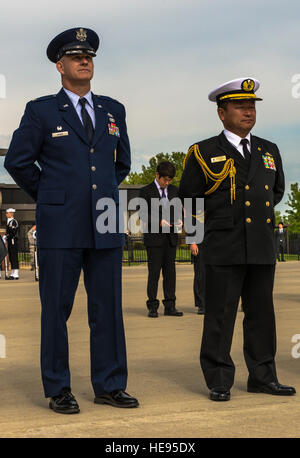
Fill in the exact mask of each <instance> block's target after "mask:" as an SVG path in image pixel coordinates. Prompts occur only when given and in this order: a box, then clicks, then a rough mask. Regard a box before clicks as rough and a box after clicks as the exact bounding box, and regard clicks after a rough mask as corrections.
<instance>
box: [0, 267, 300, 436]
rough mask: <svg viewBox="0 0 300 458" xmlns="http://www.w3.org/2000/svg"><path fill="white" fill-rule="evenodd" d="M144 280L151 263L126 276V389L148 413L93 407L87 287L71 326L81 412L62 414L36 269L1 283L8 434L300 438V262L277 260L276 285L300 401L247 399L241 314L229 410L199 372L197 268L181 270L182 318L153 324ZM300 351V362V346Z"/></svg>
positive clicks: (291, 378)
mask: <svg viewBox="0 0 300 458" xmlns="http://www.w3.org/2000/svg"><path fill="white" fill-rule="evenodd" d="M146 274H147V270H146V266H131V267H124V269H123V278H124V281H123V307H124V320H125V328H126V336H127V354H128V366H129V380H128V387H127V391H128V392H129V393H130V394H133V395H135V396H137V397H138V399H139V401H140V407H139V408H138V409H132V410H131V409H116V408H113V407H110V406H100V405H96V404H94V403H93V391H92V387H91V384H90V379H89V329H88V324H87V311H86V296H85V291H84V287H83V283H82V280H81V281H80V285H79V288H78V291H77V295H76V299H75V304H74V309H73V312H72V315H71V318H70V320H69V341H70V367H71V372H72V391H73V393H74V394H75V395H76V398H77V400H78V402H79V404H80V408H81V413H80V414H78V415H59V414H56V413H54V412H53V411H51V410H50V409H49V408H48V401H47V400H46V399H45V398H44V397H43V390H42V384H41V379H40V368H39V345H40V303H39V294H38V283H37V282H35V281H34V278H33V272H29V271H21V279H20V280H19V281H13V282H12V281H5V280H3V278H2V280H0V334H1V335H2V337H1V336H0V356H1V358H0V437H5V438H7V437H8V438H16V437H22V438H46V437H48V438H61V437H67V438H69V437H76V438H78V437H82V438H86V437H104V438H118V437H119V438H139V437H140V438H141V437H145V438H155V437H157V438H159V437H160V438H172V437H175V438H176V437H177V438H201V437H205V438H215V437H220V438H228V437H231V438H232V437H233V438H253V437H267V438H270V437H273V438H279V437H299V423H300V358H299V359H297V358H295V357H293V356H292V348H293V346H295V345H296V343H292V337H293V336H295V335H296V334H300V262H297V261H291V262H286V263H279V264H278V266H277V272H276V283H275V310H276V317H277V335H278V350H277V369H278V376H279V380H280V382H281V383H285V384H290V385H293V386H295V387H296V389H297V394H296V395H295V396H292V397H276V396H270V395H266V394H250V393H247V392H246V380H247V370H246V367H245V363H244V360H243V353H242V320H243V313H242V312H238V316H237V322H236V326H235V335H234V340H233V345H232V357H233V359H234V361H235V364H236V378H235V385H234V387H233V389H232V392H231V394H232V396H231V401H230V402H225V403H216V402H212V401H210V400H209V399H208V390H207V388H206V386H205V382H204V379H203V376H202V372H201V369H200V365H199V348H200V340H201V333H202V324H203V316H200V315H197V314H196V309H195V307H194V302H193V292H192V280H193V272H192V266H191V265H178V266H177V298H178V301H177V307H178V309H180V310H182V311H183V312H184V316H183V317H181V318H180V317H178V318H175V317H164V316H163V315H162V314H160V316H159V318H158V319H150V318H147V316H146V308H145V290H146ZM160 298H161V287H160ZM160 311H161V312H162V310H160ZM299 339H300V335H299ZM299 342H300V340H299ZM5 343H6V345H4V344H5ZM294 353H295V354H294V356H297V355H298V352H297V348H296V347H295V348H294ZM4 356H5V357H4ZM299 356H300V348H299Z"/></svg>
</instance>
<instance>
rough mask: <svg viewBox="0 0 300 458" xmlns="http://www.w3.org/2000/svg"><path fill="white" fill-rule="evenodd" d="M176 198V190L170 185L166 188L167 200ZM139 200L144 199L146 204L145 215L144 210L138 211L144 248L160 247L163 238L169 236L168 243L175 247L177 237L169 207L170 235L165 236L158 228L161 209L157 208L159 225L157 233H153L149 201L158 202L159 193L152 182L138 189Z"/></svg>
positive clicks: (160, 228)
mask: <svg viewBox="0 0 300 458" xmlns="http://www.w3.org/2000/svg"><path fill="white" fill-rule="evenodd" d="M176 197H178V188H177V187H176V186H173V185H172V184H170V185H169V186H168V200H169V201H170V200H172V199H173V198H176ZM140 198H143V199H145V201H146V202H147V214H145V212H144V209H141V210H140V219H141V220H142V222H143V224H144V226H145V228H146V231H147V232H145V233H144V243H145V245H146V246H148V247H150V246H161V245H163V243H164V240H165V237H167V236H169V238H170V242H171V244H172V245H173V246H175V245H177V240H178V235H177V233H175V229H174V211H173V207H171V211H170V219H169V223H170V224H173V227H172V228H170V233H169V234H165V233H163V230H162V227H161V226H160V222H161V220H162V207H161V206H160V208H159V213H158V215H157V217H158V223H159V233H153V225H152V223H153V221H152V219H151V199H157V200H156V201H159V200H160V193H159V191H158V189H157V186H156V184H155V183H154V181H153V182H152V183H150V184H148V185H147V186H144V187H143V188H141V189H140ZM151 225H152V232H151Z"/></svg>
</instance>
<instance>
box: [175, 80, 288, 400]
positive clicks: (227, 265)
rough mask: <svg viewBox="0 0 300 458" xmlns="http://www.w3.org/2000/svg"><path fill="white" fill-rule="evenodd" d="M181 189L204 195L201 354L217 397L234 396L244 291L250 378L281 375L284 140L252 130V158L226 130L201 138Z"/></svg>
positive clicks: (261, 380) (264, 380) (258, 380)
mask: <svg viewBox="0 0 300 458" xmlns="http://www.w3.org/2000/svg"><path fill="white" fill-rule="evenodd" d="M247 81H248V80H247ZM249 81H250V82H252V80H249ZM236 82H237V83H236ZM233 83H234V84H235V85H236V84H240V82H239V81H238V80H235V81H234V82H233ZM253 85H254V83H253ZM228 86H230V84H229V83H228ZM220 92H221V91H220ZM232 93H233V94H232V95H231V93H230V89H228V88H227V92H226V91H224V90H223V94H222V96H223V97H224V99H226V97H231V96H232V98H233V99H234V98H235V97H239V96H241V99H242V98H243V97H245V98H246V99H247V97H248V94H247V93H244V92H243V90H240V91H239V90H232ZM240 93H241V94H240ZM250 97H253V98H254V92H253V91H252V93H251V94H250V95H249V99H250ZM211 100H212V99H211ZM179 193H180V196H181V198H188V197H189V198H193V199H194V198H198V197H199V198H204V208H205V224H204V231H205V233H204V240H203V256H204V262H205V267H206V269H205V277H206V286H205V305H206V314H205V319H204V330H203V337H202V345H201V354H200V360H201V366H202V370H203V373H204V377H205V380H206V383H207V386H208V387H209V388H210V389H211V390H212V391H211V399H213V400H223V399H224V400H228V398H229V394H228V393H229V390H230V388H231V386H232V384H233V381H234V372H235V367H234V363H233V361H232V359H231V357H230V349H231V342H232V336H233V330H234V323H235V318H236V312H237V308H238V303H239V299H240V297H241V298H242V303H243V311H244V313H245V318H244V322H243V326H244V356H245V361H246V364H247V367H248V371H249V380H251V383H254V384H255V386H256V385H257V386H265V385H266V384H269V383H271V382H272V383H273V382H277V376H276V368H275V362H274V357H275V352H276V332H275V316H274V308H273V297H272V291H273V282H274V270H275V246H274V224H275V219H274V206H275V205H276V204H278V202H280V200H281V199H282V196H283V194H284V173H283V169H282V162H281V157H280V153H279V150H278V148H277V146H276V145H275V144H274V143H271V142H270V141H268V140H265V139H262V138H259V137H256V136H253V135H251V159H250V162H249V161H247V160H246V157H245V158H244V157H243V156H242V155H241V154H240V152H239V151H238V150H237V148H235V147H234V146H233V144H232V143H231V142H229V141H228V139H227V138H226V136H225V135H224V133H221V134H220V135H219V136H216V137H212V138H210V139H208V140H204V141H201V142H199V143H196V144H195V145H192V147H191V148H190V149H189V152H188V155H187V158H186V166H185V169H184V171H183V175H182V179H181V183H180V190H179ZM249 383H250V382H249ZM215 395H216V396H215ZM214 396H215V397H214ZM223 396H224V397H223Z"/></svg>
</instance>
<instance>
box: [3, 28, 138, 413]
mask: <svg viewBox="0 0 300 458" xmlns="http://www.w3.org/2000/svg"><path fill="white" fill-rule="evenodd" d="M98 46H99V37H98V35H97V34H96V33H95V32H94V31H93V30H90V29H86V28H73V29H70V30H66V31H64V32H62V33H61V34H59V35H58V36H56V37H55V38H54V39H53V40H52V41H51V43H50V44H49V46H48V49H47V56H48V58H49V59H50V61H51V62H53V63H55V65H56V69H57V70H58V72H59V73H60V75H61V80H62V86H63V87H62V88H61V90H60V91H59V92H58V94H55V95H48V96H45V97H41V98H38V99H36V100H34V101H31V102H29V103H28V104H27V106H26V109H25V113H24V115H23V117H22V120H21V123H20V126H19V128H18V129H17V130H16V131H15V133H14V135H13V138H12V141H11V144H10V147H9V150H8V153H7V155H6V159H5V167H6V169H7V170H8V172H9V173H10V174H11V176H12V177H13V178H14V180H15V181H16V183H18V185H19V186H20V187H21V188H23V189H24V190H25V191H26V192H27V193H28V194H29V195H30V196H31V197H32V198H33V199H34V200H36V202H37V206H36V225H37V248H38V257H39V259H38V261H39V288H40V297H41V303H42V335H41V370H42V380H43V386H44V390H45V396H46V397H50V398H51V400H50V404H49V407H50V408H52V409H53V410H54V411H56V412H60V413H77V412H79V406H78V403H77V401H76V399H75V397H74V396H73V394H72V392H71V382H70V370H69V361H68V335H67V326H66V322H67V320H68V318H69V316H70V313H71V310H72V306H73V301H74V296H75V292H76V289H77V286H78V281H79V277H80V272H81V269H83V273H84V285H85V288H86V292H87V298H88V318H89V326H90V347H91V348H90V350H91V380H92V385H93V389H94V393H95V399H94V402H95V403H98V404H104V403H107V404H110V405H112V406H116V407H136V406H138V401H137V399H135V398H133V397H132V396H130V395H128V394H127V393H126V392H125V388H126V384H127V362H126V348H125V335H124V328H123V318H122V309H121V267H122V247H123V244H124V234H123V233H121V231H119V230H118V211H116V231H114V233H111V232H112V231H111V232H105V231H102V233H100V231H98V230H97V227H96V221H97V218H98V217H99V216H101V209H99V207H98V208H97V203H98V202H99V200H100V199H102V198H105V199H107V198H109V199H111V201H113V202H114V204H115V207H116V209H118V205H119V191H118V185H119V184H120V183H121V182H122V181H123V180H124V178H125V177H126V176H127V174H128V172H129V170H130V146H129V140H128V136H127V128H126V121H125V109H124V106H123V105H122V104H121V103H119V102H117V101H116V100H114V99H112V98H110V97H106V96H99V95H95V94H94V93H92V92H91V84H90V81H91V79H92V77H93V72H94V63H93V58H94V57H95V56H96V51H97V49H98ZM36 162H37V163H38V165H39V166H37V165H36ZM100 207H101V205H100ZM102 212H103V210H102ZM114 216H115V215H114ZM100 229H101V228H100Z"/></svg>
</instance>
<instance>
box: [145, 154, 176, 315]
mask: <svg viewBox="0 0 300 458" xmlns="http://www.w3.org/2000/svg"><path fill="white" fill-rule="evenodd" d="M175 173H176V170H175V167H174V165H173V164H172V163H171V162H168V161H163V162H160V163H159V164H158V166H157V169H156V178H155V180H154V181H153V182H152V183H150V184H149V185H147V186H144V187H143V188H142V189H141V190H140V198H141V199H144V201H145V202H146V204H147V212H146V213H143V211H141V212H140V218H141V220H142V222H143V227H144V243H145V246H146V249H147V255H148V284H147V295H148V300H147V303H146V304H147V308H148V316H149V317H150V318H157V317H158V312H157V309H158V307H159V301H158V299H157V289H158V281H159V277H160V272H161V271H162V275H163V292H164V299H163V301H162V302H163V305H164V308H165V310H164V314H165V315H169V316H182V315H183V313H182V312H180V311H179V310H177V309H176V307H175V302H176V297H175V287H176V270H175V258H176V247H177V241H178V233H177V230H178V229H180V228H181V227H182V220H181V219H180V218H177V219H176V214H175V212H174V208H172V207H170V206H169V202H170V201H172V199H176V198H177V197H178V189H177V188H176V186H173V185H172V184H171V181H172V179H173V178H174V176H175ZM177 200H178V202H179V199H177ZM158 202H159V203H160V205H159V206H158V208H157V211H155V210H154V207H153V205H154V204H155V203H158ZM167 208H169V210H170V212H166V213H169V214H168V216H166V217H165V216H164V213H163V210H164V209H167ZM155 223H157V227H158V230H154V226H155Z"/></svg>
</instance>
